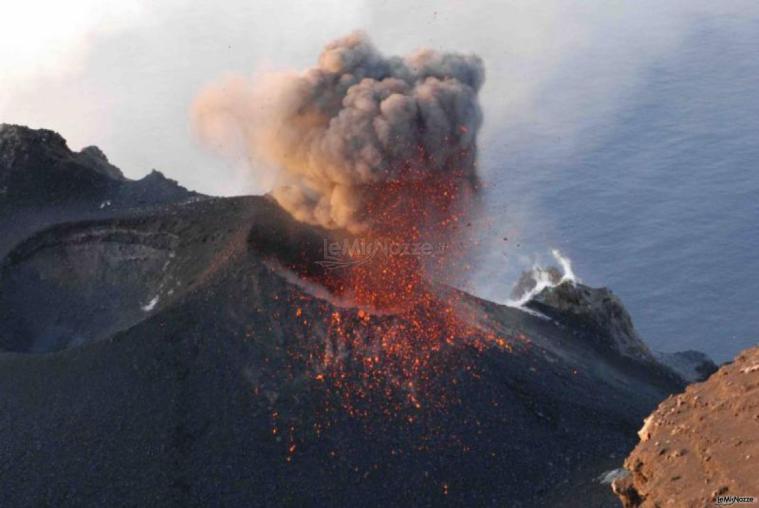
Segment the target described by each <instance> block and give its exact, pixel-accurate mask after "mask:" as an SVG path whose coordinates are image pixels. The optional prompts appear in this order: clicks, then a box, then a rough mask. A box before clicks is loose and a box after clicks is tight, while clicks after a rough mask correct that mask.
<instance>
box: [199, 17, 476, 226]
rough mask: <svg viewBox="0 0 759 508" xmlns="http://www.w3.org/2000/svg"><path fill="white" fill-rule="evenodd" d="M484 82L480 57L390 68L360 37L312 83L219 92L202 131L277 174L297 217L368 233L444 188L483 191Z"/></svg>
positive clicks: (421, 60)
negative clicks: (412, 200)
mask: <svg viewBox="0 0 759 508" xmlns="http://www.w3.org/2000/svg"><path fill="white" fill-rule="evenodd" d="M483 79H484V68H483V64H482V60H481V59H480V58H479V57H477V56H476V55H461V54H450V53H440V52H436V51H432V50H419V51H417V52H415V53H413V54H411V55H408V56H406V57H402V58H401V57H385V56H383V55H382V54H380V53H379V52H378V51H377V50H376V49H375V48H374V46H373V45H372V44H371V42H370V41H369V40H368V38H367V36H366V35H365V34H363V33H360V32H356V33H353V34H351V35H349V36H347V37H345V38H342V39H338V40H336V41H334V42H332V43H330V44H328V45H327V46H326V47H325V48H324V50H323V51H322V53H321V55H320V57H319V61H318V64H317V65H316V67H313V68H311V69H308V70H306V71H304V72H300V73H279V74H269V75H265V76H260V77H259V78H257V79H254V80H247V79H243V78H239V77H229V78H227V79H224V80H222V81H221V82H219V83H216V84H214V85H212V86H210V87H209V88H207V89H206V90H204V91H203V92H202V93H201V94H200V95H199V96H198V98H197V99H196V101H195V104H194V106H193V112H192V113H193V122H194V125H195V128H196V130H197V132H198V133H199V134H200V136H201V138H202V139H203V140H204V141H205V142H206V143H208V144H209V145H210V146H213V147H229V145H230V140H236V141H235V142H241V143H242V146H244V149H245V151H246V155H247V156H248V157H249V159H250V160H251V167H252V168H253V170H254V171H256V170H258V171H261V172H265V170H264V169H262V168H264V167H269V168H276V171H277V172H278V174H277V178H276V184H275V185H274V188H273V190H272V195H273V196H274V198H275V199H276V200H277V201H278V202H279V204H280V205H281V206H282V207H283V208H285V209H286V210H288V211H289V212H290V213H291V214H292V215H293V216H294V217H295V218H297V219H298V220H301V221H304V222H308V223H312V224H318V225H321V226H324V227H327V228H345V229H348V230H349V231H351V232H354V233H358V232H363V231H367V230H371V229H372V228H374V227H377V226H378V223H380V222H382V221H383V220H392V218H391V217H388V214H387V213H386V210H387V209H388V208H391V207H392V208H393V209H394V210H403V209H404V208H405V209H406V210H409V211H410V210H411V209H412V208H413V206H412V205H410V204H407V203H404V202H403V199H405V198H404V196H410V195H411V194H412V193H416V194H422V195H424V193H425V192H427V191H428V190H430V189H434V192H437V191H438V190H439V189H438V188H436V187H435V186H436V184H437V183H439V182H441V181H447V182H457V183H456V185H460V186H467V187H468V188H470V189H471V188H475V187H476V182H477V174H476V164H475V163H476V155H477V149H476V148H477V147H476V141H477V132H478V130H479V128H480V125H481V123H482V113H481V110H480V107H479V104H478V99H477V93H478V91H479V89H480V87H481V86H482V83H483ZM257 168H258V169H257ZM262 176H265V175H262ZM442 192H444V193H446V194H447V193H448V192H451V189H450V187H446V190H445V191H442ZM452 192H455V190H453V191H452ZM393 196H395V197H396V198H397V199H396V200H395V201H394V202H392V204H391V201H390V200H389V197H390V198H392V197H393ZM414 213H418V210H415V211H414Z"/></svg>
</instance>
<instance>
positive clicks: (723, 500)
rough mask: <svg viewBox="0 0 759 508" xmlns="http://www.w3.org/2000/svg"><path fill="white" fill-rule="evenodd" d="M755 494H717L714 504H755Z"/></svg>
mask: <svg viewBox="0 0 759 508" xmlns="http://www.w3.org/2000/svg"><path fill="white" fill-rule="evenodd" d="M755 503H756V498H755V497H754V496H717V497H715V498H714V504H716V505H717V506H730V505H734V504H755Z"/></svg>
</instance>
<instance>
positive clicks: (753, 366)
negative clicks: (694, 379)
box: [613, 348, 759, 507]
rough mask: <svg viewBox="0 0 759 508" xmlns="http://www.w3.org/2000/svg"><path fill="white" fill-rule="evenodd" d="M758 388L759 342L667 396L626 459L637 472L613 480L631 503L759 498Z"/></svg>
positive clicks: (687, 503) (626, 503)
mask: <svg viewBox="0 0 759 508" xmlns="http://www.w3.org/2000/svg"><path fill="white" fill-rule="evenodd" d="M758 388H759V348H753V349H748V350H746V351H744V352H742V353H741V354H740V355H738V357H737V358H736V359H735V361H734V362H732V363H730V364H727V365H725V366H723V367H722V368H720V369H719V370H718V371H717V372H716V373H715V374H713V375H712V376H711V377H710V378H709V379H708V380H707V381H706V382H703V383H698V384H693V385H690V386H688V388H687V390H686V391H685V393H682V394H680V395H676V396H671V397H669V398H667V400H665V401H664V402H662V403H661V404H660V405H659V407H658V408H657V409H656V411H654V412H653V414H651V415H650V416H649V417H648V418H646V421H645V424H644V425H643V428H642V429H641V430H640V433H639V435H640V439H641V440H640V443H639V444H638V446H637V447H636V448H635V450H634V451H633V452H632V453H631V454H630V456H629V457H627V460H625V467H626V468H627V469H628V470H629V471H630V474H628V475H626V476H625V477H623V478H620V479H618V480H615V481H614V484H613V488H614V491H615V492H616V493H617V494H618V495H619V496H620V498H621V499H622V501H623V504H624V506H626V507H638V506H644V507H645V506H651V507H655V506H713V505H714V504H722V505H728V504H733V505H736V506H737V505H739V504H741V503H738V502H736V500H735V499H733V500H732V501H731V500H730V498H733V497H734V496H738V497H747V496H754V498H757V497H759V495H758V494H757V493H759V474H757V471H759V440H758V439H757V435H759V389H758ZM719 496H722V497H723V498H726V499H723V500H722V502H721V503H717V497H719ZM755 502H756V501H755Z"/></svg>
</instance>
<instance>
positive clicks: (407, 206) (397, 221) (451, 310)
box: [317, 175, 508, 415]
mask: <svg viewBox="0 0 759 508" xmlns="http://www.w3.org/2000/svg"><path fill="white" fill-rule="evenodd" d="M472 187H473V184H472V182H470V181H467V180H464V179H462V178H459V177H457V176H456V175H453V176H451V177H450V178H446V179H437V180H435V181H434V182H428V181H422V182H417V183H416V184H415V185H413V186H412V187H409V186H408V184H403V185H401V184H400V183H399V184H397V185H395V184H392V185H390V186H389V188H388V186H387V185H385V186H384V188H383V189H382V191H383V192H378V193H377V195H376V198H375V199H373V200H372V201H371V206H370V208H369V209H368V210H367V213H369V214H370V216H371V217H372V220H373V224H374V227H373V228H372V230H371V232H370V233H367V234H366V235H365V237H364V238H363V239H364V240H368V241H370V242H377V243H380V244H381V243H383V242H384V244H388V243H389V244H392V245H399V246H402V248H399V249H396V250H395V252H391V253H389V254H388V253H387V252H384V253H381V254H379V255H374V256H371V257H369V259H356V260H355V261H356V262H355V263H353V264H350V265H349V266H348V267H347V268H345V269H344V270H341V271H340V273H336V274H329V275H327V276H326V280H324V281H322V282H323V283H324V285H325V286H327V287H329V288H330V289H331V290H332V291H333V292H335V293H337V294H339V295H340V296H343V297H347V298H349V299H350V300H351V301H352V302H353V304H354V305H355V307H356V308H358V311H357V313H356V312H355V309H352V310H350V311H344V312H341V311H335V312H333V313H332V314H331V316H330V318H329V324H328V344H327V347H326V350H325V354H324V357H323V359H322V365H321V366H320V370H319V373H318V374H317V376H320V379H324V376H326V377H327V378H328V379H329V380H330V381H331V383H332V385H333V386H334V387H335V388H336V389H337V390H338V391H339V393H340V396H341V397H342V399H343V404H344V407H345V408H346V409H348V410H349V412H351V413H353V414H356V415H361V413H362V409H361V407H362V403H363V402H367V401H369V400H374V399H376V398H377V397H378V396H379V397H385V398H388V399H389V398H393V399H396V400H397V399H398V398H399V397H400V399H401V400H404V401H405V402H406V403H407V404H408V405H409V406H410V407H412V408H414V407H415V408H421V407H422V406H423V405H425V404H433V405H439V404H446V403H448V402H450V401H447V400H445V399H446V397H445V394H436V395H435V396H434V397H432V396H431V395H430V393H431V392H430V386H431V385H432V384H434V382H435V379H436V377H438V376H441V375H444V372H443V370H444V368H443V367H442V365H444V362H443V363H441V362H440V359H441V358H442V357H444V356H445V355H446V353H447V352H450V351H454V347H456V348H460V347H462V346H466V347H470V348H474V349H477V350H482V349H484V348H486V347H492V346H493V345H497V346H499V347H502V348H503V347H508V344H507V342H506V341H505V340H504V339H502V338H500V337H498V336H496V335H495V334H493V333H491V332H488V331H485V330H482V329H480V328H479V327H478V326H476V325H475V324H473V323H475V322H476V319H474V318H472V317H471V316H462V315H461V311H460V306H459V305H456V303H457V302H456V301H454V299H456V296H455V295H456V292H448V293H446V295H441V294H440V292H438V291H435V290H434V288H433V286H432V285H431V284H430V283H429V282H428V274H429V273H430V271H443V272H445V271H450V270H452V269H455V267H456V266H457V265H460V264H461V261H462V259H463V257H464V255H465V254H466V252H465V249H464V248H463V247H461V245H462V242H460V241H457V240H458V239H459V236H460V234H461V230H462V228H461V224H462V223H463V222H465V221H464V218H465V216H466V214H467V213H468V212H469V211H470V210H471V207H472V206H473V205H472V202H471V201H472V200H473V199H474V198H473V194H474V190H473V188H472ZM404 247H405V249H404ZM377 315H381V316H382V317H381V318H377ZM449 356H450V355H449ZM465 368H467V369H468V368H470V366H465Z"/></svg>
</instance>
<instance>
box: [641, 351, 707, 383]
mask: <svg viewBox="0 0 759 508" xmlns="http://www.w3.org/2000/svg"><path fill="white" fill-rule="evenodd" d="M654 355H655V356H656V359H657V360H659V362H661V363H663V364H664V365H666V366H667V367H669V368H670V369H672V370H674V371H675V372H677V374H679V375H680V377H682V378H683V379H684V380H685V381H687V382H688V383H697V382H699V381H705V380H706V379H707V378H708V377H709V376H711V375H712V374H714V373H715V372H716V371H717V365H716V364H715V363H714V362H713V361H712V359H711V358H709V357H708V356H707V355H705V354H704V353H702V352H701V351H678V352H677V353H661V352H659V351H656V352H655V353H654Z"/></svg>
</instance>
